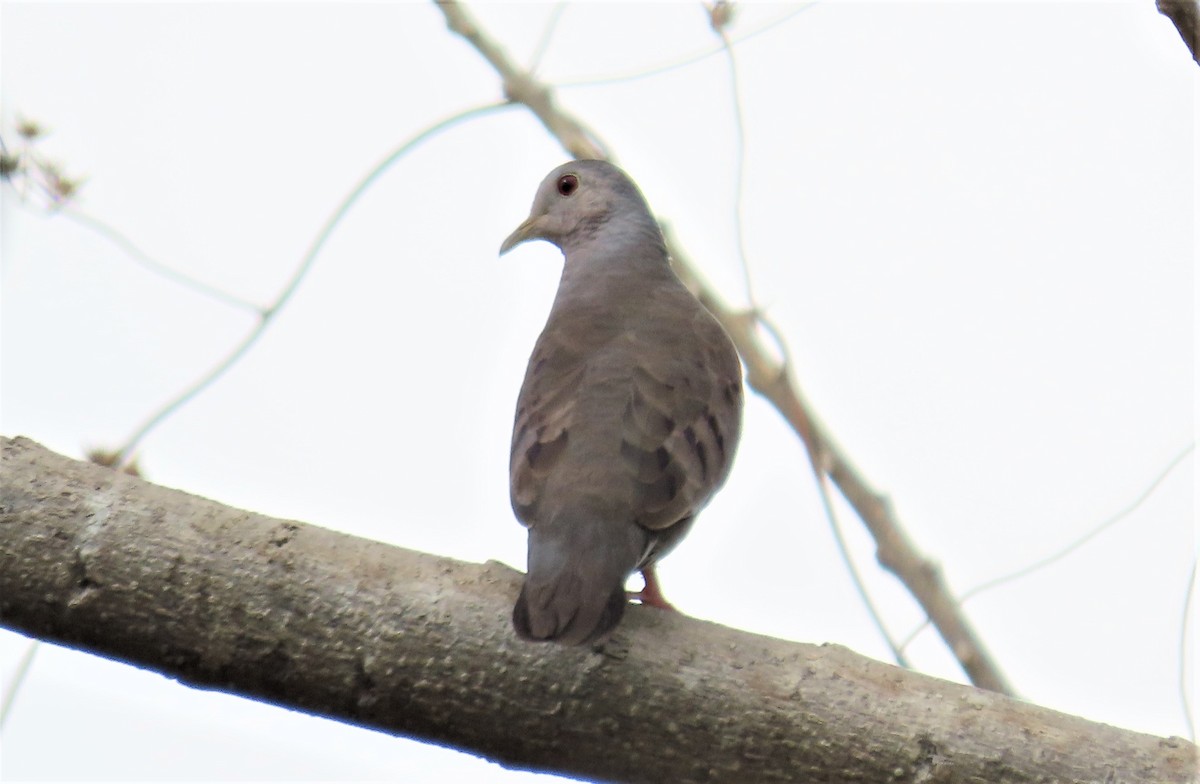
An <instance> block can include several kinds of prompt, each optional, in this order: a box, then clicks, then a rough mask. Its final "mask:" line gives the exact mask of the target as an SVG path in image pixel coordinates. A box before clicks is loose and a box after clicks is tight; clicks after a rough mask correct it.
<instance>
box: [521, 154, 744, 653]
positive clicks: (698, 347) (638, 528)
mask: <svg viewBox="0 0 1200 784" xmlns="http://www.w3.org/2000/svg"><path fill="white" fill-rule="evenodd" d="M531 239H543V240H547V241H549V242H552V243H554V244H555V245H557V246H558V247H559V248H560V249H561V250H562V252H563V256H564V264H563V273H562V279H561V281H560V282H559V286H558V294H557V296H556V297H555V300H554V305H553V307H552V308H551V311H550V316H549V318H548V319H547V321H546V326H545V328H544V329H543V330H542V334H541V337H539V338H538V341H537V344H536V345H535V346H534V349H533V355H532V356H531V357H530V358H529V366H528V368H527V370H526V373H525V382H524V384H523V385H522V386H521V394H520V397H519V398H518V401H517V413H516V423H515V426H514V428H513V440H512V453H511V461H510V472H511V497H512V506H513V511H514V512H515V513H516V515H517V518H518V519H520V521H521V522H522V523H523V524H524V525H526V526H527V527H528V528H529V555H528V558H529V564H528V574H527V575H526V578H525V585H524V587H523V588H522V589H521V595H520V597H519V598H518V599H517V603H516V606H515V608H514V609H513V625H514V627H515V629H516V631H517V633H518V634H519V635H520V636H521V637H523V638H525V639H528V640H556V641H558V642H562V643H565V644H573V645H578V644H583V643H588V642H594V641H599V640H601V639H602V638H604V636H605V635H606V634H607V633H608V632H609V631H611V630H612V628H613V627H615V626H616V625H617V623H618V622H619V621H620V619H621V616H622V614H623V613H624V610H625V604H626V595H625V589H624V586H625V580H626V578H628V577H629V575H630V574H632V573H633V572H634V571H636V570H638V569H643V570H648V569H650V568H651V567H652V565H653V563H654V561H655V559H657V558H659V557H661V556H662V555H663V554H665V553H666V552H667V551H668V550H670V549H671V548H672V547H673V546H674V545H675V544H677V543H678V541H679V539H680V538H681V537H682V536H683V535H684V534H685V533H686V532H687V530H688V528H689V527H690V526H691V524H692V520H693V519H694V518H695V516H696V514H697V513H698V512H699V511H700V510H701V509H702V508H703V507H704V505H705V504H707V503H708V501H709V499H711V498H712V496H713V494H714V493H716V491H717V490H718V489H719V488H720V487H721V485H722V484H723V483H724V481H725V478H726V476H727V475H728V473H729V466H730V462H731V461H732V459H733V454H734V450H735V449H736V447H737V442H738V436H739V433H740V431H741V409H742V381H741V375H742V374H741V365H740V363H739V361H738V357H737V353H736V352H735V351H734V348H733V345H732V343H731V342H730V340H729V337H728V335H726V334H725V331H724V330H723V329H722V328H721V326H720V325H719V324H718V323H717V321H716V319H714V318H713V317H712V315H711V314H710V313H709V312H708V311H707V310H706V309H705V308H704V306H703V305H701V304H700V302H699V301H698V300H697V299H696V298H695V297H694V296H692V294H691V292H689V291H688V290H687V289H686V288H685V287H684V285H683V283H681V282H680V280H679V278H678V277H676V275H675V273H674V272H673V271H672V270H671V267H670V265H669V263H668V260H667V251H666V246H665V244H664V242H663V237H662V233H661V231H660V230H659V228H658V224H657V223H656V222H655V221H654V218H653V216H652V215H651V214H650V210H649V208H648V207H647V205H646V202H645V200H644V199H643V198H642V195H641V193H640V192H639V191H638V189H637V186H635V185H634V184H633V182H632V181H631V180H630V179H629V178H628V177H627V176H626V175H625V174H624V172H622V171H621V170H620V169H618V168H616V167H615V166H613V165H611V164H609V163H605V162H603V161H573V162H571V163H567V164H564V165H562V166H560V167H558V168H557V169H555V170H554V171H552V172H551V173H550V174H549V175H548V176H547V177H546V179H545V180H544V181H543V182H542V184H541V186H540V187H539V188H538V192H537V196H536V197H535V199H534V202H533V209H532V210H531V212H530V216H529V218H528V219H527V220H526V221H525V222H524V223H522V224H521V225H520V226H519V227H518V228H517V230H516V231H514V232H513V233H512V235H511V236H509V237H508V239H506V240H505V241H504V244H503V245H502V246H501V248H500V252H501V254H504V253H507V252H508V251H509V250H511V249H512V248H513V247H515V246H516V245H518V244H520V243H521V242H524V241H526V240H531ZM650 579H651V576H650V574H647V580H648V581H649V580H650Z"/></svg>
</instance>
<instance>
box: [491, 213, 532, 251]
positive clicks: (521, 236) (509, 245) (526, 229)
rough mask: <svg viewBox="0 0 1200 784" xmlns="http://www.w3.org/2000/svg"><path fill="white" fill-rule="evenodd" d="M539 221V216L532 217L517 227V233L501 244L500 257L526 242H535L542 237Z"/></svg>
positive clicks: (510, 235)
mask: <svg viewBox="0 0 1200 784" xmlns="http://www.w3.org/2000/svg"><path fill="white" fill-rule="evenodd" d="M537 219H538V216H537V215H530V216H529V217H528V218H526V219H525V220H524V221H523V222H522V223H521V225H520V226H518V227H517V229H516V231H514V232H513V233H512V234H509V235H508V239H506V240H504V242H502V243H501V244H500V255H501V256H503V255H504V254H505V253H508V252H509V251H510V250H512V249H513V248H515V247H517V246H518V245H520V244H521V243H522V242H525V241H526V240H535V239H538V238H539V237H541V236H542V235H541V231H540V229H541V227H540V226H538V222H537Z"/></svg>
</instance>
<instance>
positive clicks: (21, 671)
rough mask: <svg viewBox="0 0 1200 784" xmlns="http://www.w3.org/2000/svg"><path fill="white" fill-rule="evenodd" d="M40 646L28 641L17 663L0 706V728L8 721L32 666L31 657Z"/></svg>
mask: <svg viewBox="0 0 1200 784" xmlns="http://www.w3.org/2000/svg"><path fill="white" fill-rule="evenodd" d="M40 644H41V640H30V641H29V645H28V647H26V648H25V653H23V654H21V661H20V662H18V663H17V669H16V671H15V672H13V676H12V679H11V680H9V682H8V686H7V687H6V688H5V689H4V702H3V704H0V728H2V727H4V722H6V721H7V720H8V714H9V712H10V711H11V710H12V706H13V702H14V701H15V700H16V698H17V692H18V691H20V689H21V684H22V683H24V682H25V676H26V675H28V674H29V667H30V665H32V664H33V655H34V654H35V653H37V649H38V646H39V645H40Z"/></svg>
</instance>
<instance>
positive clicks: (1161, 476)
mask: <svg viewBox="0 0 1200 784" xmlns="http://www.w3.org/2000/svg"><path fill="white" fill-rule="evenodd" d="M1195 448H1196V442H1194V441H1193V442H1192V443H1190V444H1188V445H1187V446H1186V447H1184V448H1183V450H1182V451H1181V452H1179V454H1177V455H1175V457H1173V458H1171V462H1169V463H1167V466H1166V468H1164V469H1163V470H1162V471H1160V472H1159V473H1158V476H1156V477H1155V478H1154V481H1152V482H1151V483H1150V484H1149V485H1148V486H1147V487H1146V489H1145V490H1143V491H1142V492H1141V494H1140V495H1138V497H1137V498H1135V499H1134V500H1133V501H1131V502H1130V503H1129V504H1128V505H1126V506H1125V508H1124V509H1122V510H1120V511H1119V512H1117V513H1116V514H1114V515H1112V516H1111V517H1109V518H1108V519H1106V520H1105V521H1104V522H1102V523H1100V524H1099V525H1097V526H1095V527H1094V528H1092V529H1091V530H1089V531H1088V532H1087V533H1085V534H1084V535H1083V536H1080V537H1079V538H1077V539H1075V540H1074V541H1073V542H1071V543H1070V544H1067V545H1064V546H1063V547H1061V548H1059V549H1058V550H1055V551H1054V552H1053V553H1051V554H1050V555H1047V556H1045V557H1043V558H1039V559H1038V560H1036V561H1034V562H1033V563H1031V564H1027V565H1025V566H1022V567H1021V568H1020V569H1014V570H1013V571H1011V572H1009V573H1007V574H1002V575H1000V576H999V577H993V578H992V579H990V580H986V581H984V582H982V583H980V584H979V585H976V586H973V587H972V588H970V589H968V590H966V591H964V592H963V593H962V594H961V595H960V596H959V597H958V601H959V602H961V603H965V602H967V601H968V600H970V599H972V598H974V597H976V596H978V595H979V594H981V593H984V592H986V591H990V590H992V589H993V588H996V587H999V586H1001V585H1004V584H1006V583H1010V582H1012V581H1014V580H1019V579H1021V578H1022V577H1028V576H1029V575H1031V574H1033V573H1034V572H1036V571H1038V570H1040V569H1044V568H1045V567H1047V566H1049V565H1050V564H1052V563H1054V562H1056V561H1059V560H1061V559H1062V558H1065V557H1066V556H1068V555H1070V554H1071V553H1073V552H1075V551H1076V550H1078V549H1079V548H1080V547H1083V546H1084V545H1085V544H1087V543H1088V542H1090V541H1091V540H1092V539H1095V538H1096V537H1097V536H1099V535H1100V534H1102V533H1104V532H1105V531H1107V530H1108V529H1109V528H1112V527H1113V526H1114V525H1116V524H1117V523H1119V522H1121V521H1122V520H1124V519H1125V518H1126V517H1128V516H1129V515H1131V514H1133V513H1134V512H1135V511H1137V509H1138V507H1140V506H1141V505H1142V504H1143V503H1145V502H1146V499H1148V498H1149V497H1150V496H1151V495H1153V494H1154V491H1155V490H1157V489H1158V487H1159V485H1161V484H1162V483H1163V482H1164V481H1166V478H1167V477H1168V476H1170V475H1171V472H1172V471H1174V470H1175V468H1176V467H1177V466H1179V464H1180V463H1182V462H1183V460H1184V458H1186V457H1187V456H1188V455H1190V454H1191V453H1192V451H1193V450H1194V449H1195ZM927 626H929V620H928V619H926V620H925V621H924V622H923V623H922V624H921V625H920V626H918V627H917V628H916V629H913V630H912V631H911V632H910V633H909V634H908V636H906V637H905V638H904V642H902V643H901V644H900V647H901V648H907V647H908V646H909V645H910V644H911V643H912V641H913V640H914V639H916V637H917V635H919V634H920V633H921V632H922V631H924V630H925V628H926V627H927Z"/></svg>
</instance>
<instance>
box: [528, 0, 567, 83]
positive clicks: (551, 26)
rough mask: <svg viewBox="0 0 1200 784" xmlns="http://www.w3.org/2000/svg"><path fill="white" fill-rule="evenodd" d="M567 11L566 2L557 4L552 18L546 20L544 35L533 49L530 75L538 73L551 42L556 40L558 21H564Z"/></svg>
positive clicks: (552, 11) (551, 11)
mask: <svg viewBox="0 0 1200 784" xmlns="http://www.w3.org/2000/svg"><path fill="white" fill-rule="evenodd" d="M566 10H567V4H566V3H565V2H560V3H555V4H554V8H551V9H550V16H549V17H548V18H547V19H546V25H545V27H543V28H542V35H541V37H540V38H539V39H538V42H537V46H535V47H533V55H532V56H531V57H530V58H529V68H528V70H529V73H537V69H538V66H539V65H541V63H542V58H543V57H544V56H545V55H546V50H547V49H549V48H550V41H552V40H553V39H554V31H555V30H556V29H557V28H558V20H559V19H562V15H563V11H566Z"/></svg>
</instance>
